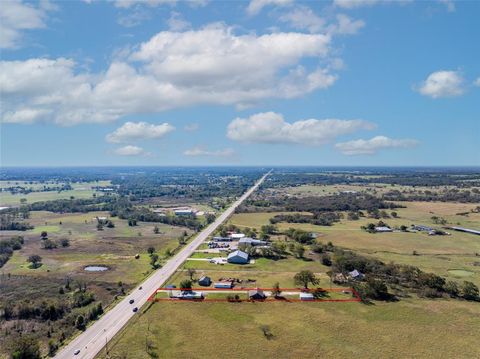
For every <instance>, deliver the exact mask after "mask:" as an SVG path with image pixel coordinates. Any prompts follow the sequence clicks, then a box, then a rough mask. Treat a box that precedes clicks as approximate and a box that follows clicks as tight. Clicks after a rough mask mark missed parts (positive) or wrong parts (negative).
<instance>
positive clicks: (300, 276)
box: [293, 270, 320, 289]
mask: <svg viewBox="0 0 480 359" xmlns="http://www.w3.org/2000/svg"><path fill="white" fill-rule="evenodd" d="M293 280H294V283H295V284H296V285H302V286H303V287H304V288H305V289H308V285H309V284H312V285H317V284H319V283H320V280H319V279H318V278H317V277H316V276H315V274H314V273H313V272H312V271H310V270H302V271H300V272H298V273H297V274H295V276H294V277H293Z"/></svg>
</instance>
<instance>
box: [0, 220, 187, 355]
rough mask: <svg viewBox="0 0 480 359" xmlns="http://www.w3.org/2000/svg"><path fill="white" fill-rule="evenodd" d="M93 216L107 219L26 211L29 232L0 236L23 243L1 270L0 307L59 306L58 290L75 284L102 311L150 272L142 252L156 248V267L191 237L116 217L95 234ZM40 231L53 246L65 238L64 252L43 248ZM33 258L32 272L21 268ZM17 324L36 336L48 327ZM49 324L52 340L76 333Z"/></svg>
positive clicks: (61, 297) (4, 339) (180, 230)
mask: <svg viewBox="0 0 480 359" xmlns="http://www.w3.org/2000/svg"><path fill="white" fill-rule="evenodd" d="M97 216H99V217H102V216H108V213H106V212H90V213H86V214H84V213H78V214H56V213H51V212H45V211H36V212H31V218H30V219H29V221H30V223H32V224H34V225H35V228H34V229H33V230H30V231H25V232H19V231H2V232H0V238H10V237H11V236H13V235H22V236H24V238H25V243H24V245H23V247H22V249H20V250H17V251H14V253H13V256H12V257H11V258H10V260H9V261H8V262H7V263H6V264H5V265H4V266H3V267H2V269H1V273H2V275H1V278H0V288H1V289H0V291H1V292H2V295H1V296H0V306H3V305H4V304H5V303H7V302H11V303H21V302H22V301H23V300H25V299H29V300H30V302H31V303H34V302H37V301H39V300H41V301H46V302H47V303H49V302H56V301H64V300H66V298H67V297H66V296H69V295H71V293H67V294H63V295H62V294H60V293H59V289H60V288H62V287H64V286H65V283H66V282H67V281H71V283H72V287H73V288H76V286H77V283H85V284H86V285H87V288H88V291H89V292H90V293H92V294H93V295H94V297H95V300H96V301H98V302H102V304H103V306H104V307H107V306H108V305H110V304H111V303H113V302H115V301H116V298H117V297H121V296H122V291H125V292H127V291H129V290H130V289H131V288H133V287H134V285H135V284H137V283H138V282H140V281H141V280H143V279H145V278H146V277H147V276H148V275H149V274H150V273H151V272H152V267H151V265H150V258H149V255H148V254H147V248H148V247H154V248H155V249H156V252H157V253H158V255H159V256H160V262H162V261H164V260H165V259H166V257H165V251H166V250H167V249H169V250H174V249H175V248H177V247H178V245H179V244H178V238H179V237H180V236H181V235H182V234H183V232H184V231H187V233H188V234H191V233H192V232H191V231H190V230H189V229H187V228H183V227H173V226H169V225H164V224H157V225H158V227H159V228H160V233H159V234H154V233H153V228H154V224H153V223H141V222H140V223H139V225H138V226H134V227H130V226H128V223H127V221H126V220H121V219H118V218H111V220H112V221H113V223H114V224H115V227H114V228H107V227H104V230H103V231H98V230H97V228H96V224H97V220H96V219H95V217H97ZM42 231H47V233H48V238H49V239H50V240H52V241H54V242H59V240H60V239H64V238H66V239H68V240H69V242H70V245H69V246H68V247H65V248H64V247H62V246H61V245H60V244H58V247H57V248H56V249H51V250H47V249H43V248H42V247H41V243H42V239H41V238H40V233H41V232H42ZM137 253H138V254H140V257H139V259H135V255H136V254H137ZM33 254H38V255H40V256H41V257H42V263H43V264H42V266H41V267H39V268H37V269H31V268H30V267H29V263H27V258H28V257H29V256H30V255H33ZM88 265H100V266H105V267H107V268H108V270H106V271H103V272H87V271H85V270H84V268H85V267H86V266H88ZM119 283H121V285H120V284H119ZM67 300H68V299H67ZM89 309H90V306H87V307H85V308H79V309H78V311H76V313H77V314H76V315H78V313H79V312H81V313H83V312H85V311H88V310H89ZM72 314H73V313H72ZM74 319H75V317H73V319H68V318H67V322H68V321H69V320H73V321H74ZM11 323H12V322H11V321H10V322H0V330H4V329H6V328H7V327H3V325H6V326H11ZM34 323H35V322H34ZM22 325H28V326H31V327H32V328H33V329H34V330H35V331H36V332H38V333H39V334H42V333H43V334H44V333H45V330H46V329H45V328H46V327H47V325H48V323H47V322H44V323H42V322H37V323H35V324H32V322H25V324H22ZM55 325H56V327H57V331H56V334H54V335H53V337H54V338H58V337H59V335H60V333H61V332H62V331H63V332H64V333H66V335H67V337H68V336H70V335H72V334H73V333H74V332H78V330H76V329H75V328H74V327H73V326H72V323H71V322H69V323H63V322H62V323H59V322H56V323H55ZM8 340H9V337H8V336H4V337H2V338H1V339H0V347H2V348H5V350H7V348H6V345H7V344H6V343H8ZM57 340H58V339H57ZM42 347H43V348H45V347H46V341H42ZM2 355H6V354H5V353H4V352H2V350H0V358H3V356H2Z"/></svg>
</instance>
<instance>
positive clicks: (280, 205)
mask: <svg viewBox="0 0 480 359" xmlns="http://www.w3.org/2000/svg"><path fill="white" fill-rule="evenodd" d="M257 201H258V199H253V200H248V201H246V202H245V204H243V205H241V206H240V207H239V209H238V211H239V212H281V211H285V212H312V213H313V214H314V218H313V219H317V220H318V221H319V222H322V221H323V222H329V221H332V219H333V218H335V217H336V216H338V215H335V214H334V215H333V217H325V216H322V215H321V214H320V213H324V212H339V211H353V212H357V211H361V210H366V211H375V210H380V209H394V208H399V207H401V206H400V205H398V204H395V203H391V202H385V201H384V200H382V199H380V198H377V197H375V196H372V195H370V194H352V193H339V194H335V195H329V196H308V197H283V196H282V197H280V196H278V197H275V196H273V197H272V196H269V197H265V198H262V201H264V202H265V201H268V202H269V203H270V205H269V206H262V207H256V206H255V203H256V202H257ZM292 218H295V217H292ZM299 218H301V217H299Z"/></svg>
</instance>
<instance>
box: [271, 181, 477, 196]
mask: <svg viewBox="0 0 480 359" xmlns="http://www.w3.org/2000/svg"><path fill="white" fill-rule="evenodd" d="M453 188H456V187H455V186H438V187H427V186H415V187H413V186H402V185H394V186H392V185H390V184H386V183H365V184H335V185H313V184H312V185H309V184H305V185H300V186H293V187H275V188H269V189H267V191H268V192H270V193H273V194H277V195H278V194H287V195H294V196H327V195H331V194H337V193H339V192H345V191H355V192H365V193H369V194H384V193H386V192H389V191H392V190H396V191H400V192H403V191H411V190H413V189H414V190H415V191H422V192H423V191H431V192H439V191H443V190H445V189H453ZM473 188H477V189H478V187H473Z"/></svg>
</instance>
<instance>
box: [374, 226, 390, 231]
mask: <svg viewBox="0 0 480 359" xmlns="http://www.w3.org/2000/svg"><path fill="white" fill-rule="evenodd" d="M375 232H393V230H392V229H391V228H390V227H386V226H381V227H375Z"/></svg>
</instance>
